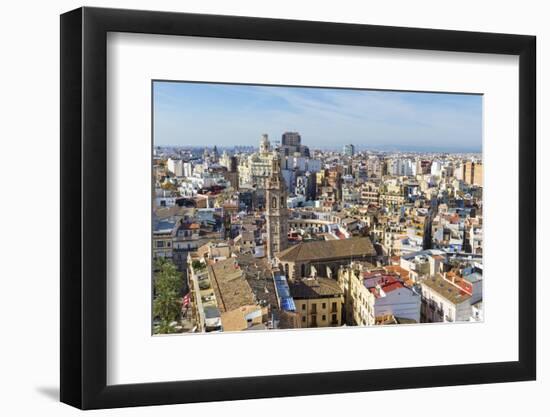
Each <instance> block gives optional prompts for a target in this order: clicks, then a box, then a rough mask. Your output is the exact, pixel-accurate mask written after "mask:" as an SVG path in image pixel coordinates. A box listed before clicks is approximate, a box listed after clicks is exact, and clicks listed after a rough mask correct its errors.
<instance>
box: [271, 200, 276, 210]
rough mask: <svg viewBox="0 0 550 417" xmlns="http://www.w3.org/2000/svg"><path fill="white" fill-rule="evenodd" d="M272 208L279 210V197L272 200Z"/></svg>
mask: <svg viewBox="0 0 550 417" xmlns="http://www.w3.org/2000/svg"><path fill="white" fill-rule="evenodd" d="M271 208H274V209H276V208H277V197H273V198H272V199H271Z"/></svg>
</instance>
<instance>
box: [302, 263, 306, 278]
mask: <svg viewBox="0 0 550 417" xmlns="http://www.w3.org/2000/svg"><path fill="white" fill-rule="evenodd" d="M301 269H302V270H301V273H302V274H301V276H302V278H303V277H305V276H306V265H305V264H302V268H301Z"/></svg>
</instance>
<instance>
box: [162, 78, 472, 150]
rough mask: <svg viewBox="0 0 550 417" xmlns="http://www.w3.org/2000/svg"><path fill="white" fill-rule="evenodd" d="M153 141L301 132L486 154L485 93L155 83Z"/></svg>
mask: <svg viewBox="0 0 550 417" xmlns="http://www.w3.org/2000/svg"><path fill="white" fill-rule="evenodd" d="M153 96H154V97H153V98H154V144H155V145H182V146H205V145H206V146H213V145H218V146H221V147H225V146H228V147H232V146H234V145H253V146H257V145H258V143H259V140H260V136H261V134H262V133H267V134H268V135H269V137H270V139H271V141H272V143H273V142H274V141H276V140H280V138H281V134H282V133H283V132H285V131H298V132H300V134H301V136H302V143H303V144H304V145H307V146H310V147H312V148H325V149H327V148H330V149H341V147H342V145H343V144H345V143H353V144H354V145H356V146H357V147H358V148H359V149H380V150H409V151H428V152H429V151H433V152H442V151H448V152H480V151H481V142H482V139H481V136H482V97H481V96H479V95H466V94H441V93H439V94H438V93H411V92H397V91H379V90H349V89H332V88H331V89H327V88H314V87H313V88H310V87H307V88H305V87H271V86H260V85H252V86H249V85H239V84H214V83H212V84H210V83H192V82H165V81H155V82H154V88H153Z"/></svg>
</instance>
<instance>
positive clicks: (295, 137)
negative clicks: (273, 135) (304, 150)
mask: <svg viewBox="0 0 550 417" xmlns="http://www.w3.org/2000/svg"><path fill="white" fill-rule="evenodd" d="M281 144H282V145H283V146H300V145H301V144H302V137H301V136H300V134H299V133H298V132H285V133H283V137H282V141H281Z"/></svg>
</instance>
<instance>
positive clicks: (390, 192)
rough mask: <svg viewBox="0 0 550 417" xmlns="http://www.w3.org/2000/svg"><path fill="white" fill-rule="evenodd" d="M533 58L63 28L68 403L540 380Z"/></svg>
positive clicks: (111, 23)
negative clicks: (537, 367)
mask: <svg viewBox="0 0 550 417" xmlns="http://www.w3.org/2000/svg"><path fill="white" fill-rule="evenodd" d="M535 103H536V99H535V38H534V37H533V36H526V35H509V34H493V33H474V32H459V31H447V30H432V29H416V28H400V27H384V26H372V25H357V24H341V23H328V22H311V21H293V20H278V19H265V18H252V17H236V16H215V15H197V14H185V13H168V12H151V11H135V10H116V9H100V8H87V7H85V8H81V9H77V10H74V11H71V12H68V13H66V14H63V15H62V16H61V192H62V194H61V220H62V221H61V400H62V401H63V402H65V403H67V404H70V405H73V406H76V407H79V408H83V409H91V408H111V407H123V406H138V405H155V404H173V403H186V402H201V401H220V400H233V399H248V398H263V397H277V396H299V395H313V394H326V393H343V392H357V391H374V390H387V389H401V388H420V387H434V386H447V385H463V384H480V383H496V382H506V381H524V380H532V379H535V376H536V349H535V345H536V343H535V342H536V332H535V329H536V317H535V311H536V304H535V303H536V297H535V293H536V274H535V272H536V268H535V247H536V238H535V236H536V234H535V230H536V220H535V219H536V211H535V201H536V191H535V180H536V176H535V149H536V147H535Z"/></svg>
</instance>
